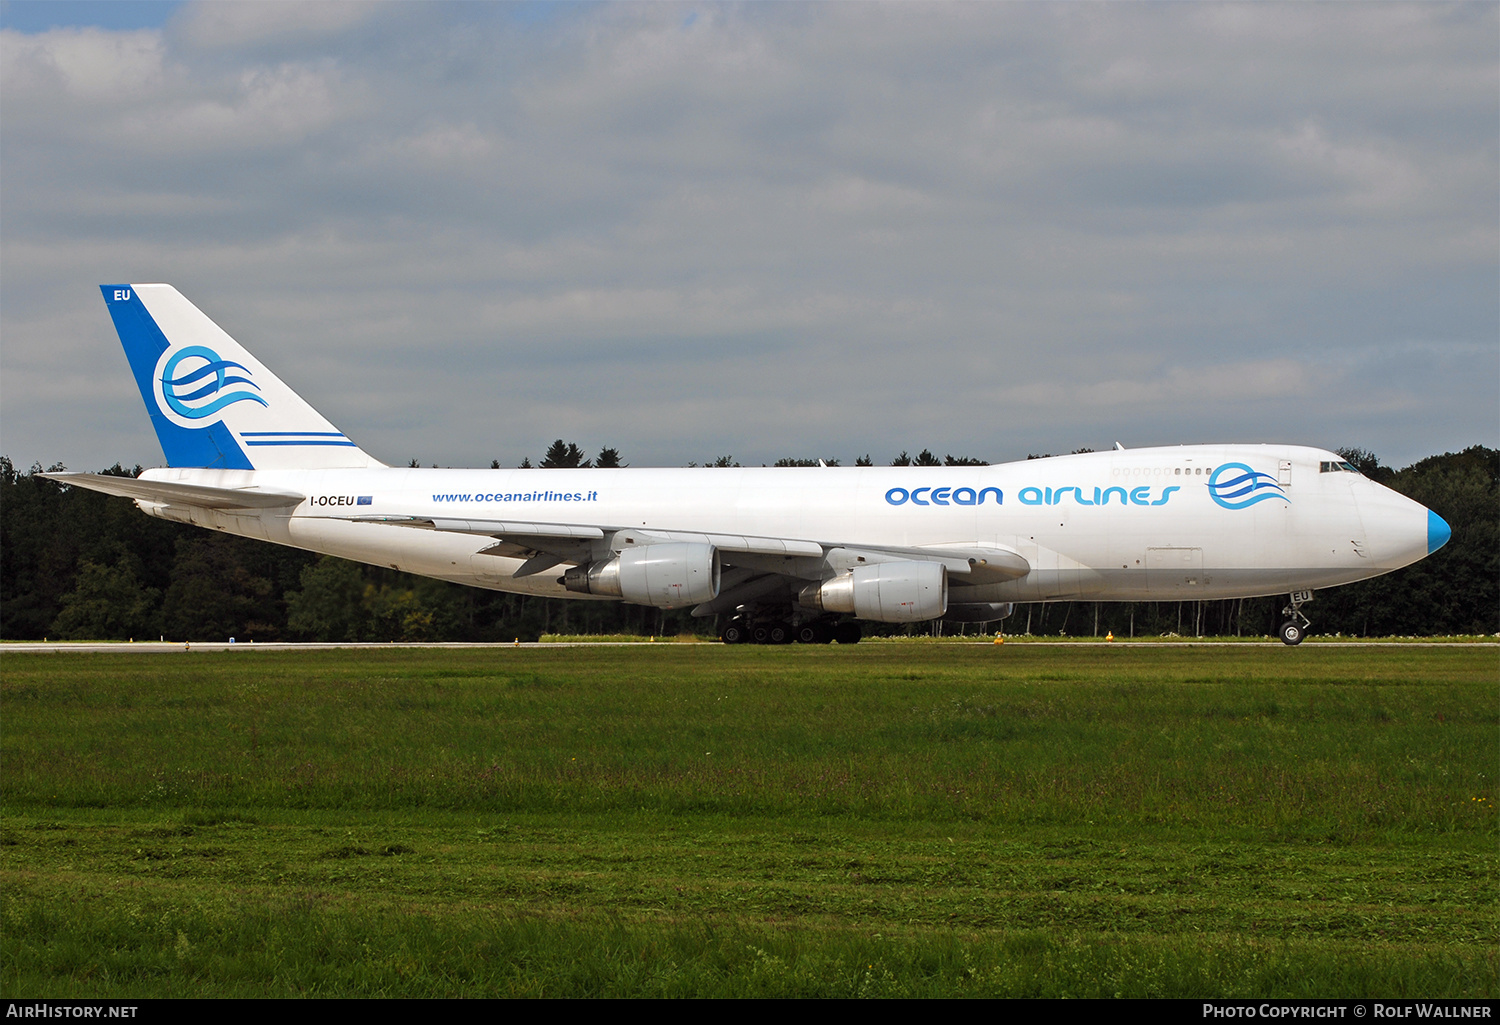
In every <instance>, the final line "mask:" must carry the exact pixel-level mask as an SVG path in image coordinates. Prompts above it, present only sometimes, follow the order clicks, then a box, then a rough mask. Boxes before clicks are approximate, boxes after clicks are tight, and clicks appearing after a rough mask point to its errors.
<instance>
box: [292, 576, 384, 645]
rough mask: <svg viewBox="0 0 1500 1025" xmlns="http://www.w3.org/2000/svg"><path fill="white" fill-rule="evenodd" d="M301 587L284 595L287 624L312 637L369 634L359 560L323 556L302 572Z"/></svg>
mask: <svg viewBox="0 0 1500 1025" xmlns="http://www.w3.org/2000/svg"><path fill="white" fill-rule="evenodd" d="M301 583H302V590H300V591H291V592H289V593H288V594H287V596H286V601H287V617H286V623H287V626H288V627H289V628H290V629H291V630H292V631H293V632H295V633H296V634H297V635H299V636H301V637H303V638H306V639H308V640H314V641H357V640H360V639H362V638H364V637H367V636H368V635H369V627H368V620H369V618H370V617H369V612H368V610H367V609H366V608H365V604H364V597H365V578H364V572H363V569H362V568H361V567H360V566H359V564H358V563H354V562H349V561H348V560H346V559H336V558H334V557H333V556H331V555H330V556H324V557H323V558H321V559H319V560H318V562H317V563H316V564H315V565H312V566H308V567H306V568H304V569H303V570H302V574H301Z"/></svg>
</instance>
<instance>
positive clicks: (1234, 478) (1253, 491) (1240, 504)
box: [1208, 463, 1291, 509]
mask: <svg viewBox="0 0 1500 1025" xmlns="http://www.w3.org/2000/svg"><path fill="white" fill-rule="evenodd" d="M1208 494H1209V497H1211V498H1212V499H1213V500H1214V502H1215V503H1216V504H1218V505H1220V506H1223V507H1224V508H1225V509H1247V508H1249V507H1250V506H1252V505H1255V504H1256V503H1258V502H1264V501H1265V500H1266V499H1268V498H1279V499H1281V500H1282V501H1283V502H1290V501H1291V499H1290V498H1287V497H1286V492H1284V491H1282V489H1281V485H1280V484H1278V483H1276V478H1275V477H1272V476H1271V475H1270V474H1269V473H1260V472H1258V471H1256V470H1252V469H1251V468H1250V467H1248V466H1246V465H1245V464H1244V463H1225V464H1224V465H1223V466H1218V467H1215V468H1214V472H1213V473H1212V474H1211V475H1210V476H1209V478H1208Z"/></svg>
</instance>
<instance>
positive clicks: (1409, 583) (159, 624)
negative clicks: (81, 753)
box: [0, 440, 1500, 641]
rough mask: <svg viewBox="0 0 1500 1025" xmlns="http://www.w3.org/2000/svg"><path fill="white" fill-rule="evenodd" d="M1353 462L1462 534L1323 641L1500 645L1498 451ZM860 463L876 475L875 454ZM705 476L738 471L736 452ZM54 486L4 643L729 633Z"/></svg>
mask: <svg viewBox="0 0 1500 1025" xmlns="http://www.w3.org/2000/svg"><path fill="white" fill-rule="evenodd" d="M1341 455H1343V456H1344V457H1345V458H1346V459H1348V460H1349V461H1350V462H1351V463H1353V464H1354V465H1355V466H1356V467H1358V468H1359V470H1360V471H1361V472H1363V473H1364V474H1365V475H1366V476H1368V477H1370V478H1372V479H1374V480H1376V481H1379V482H1380V483H1382V484H1385V485H1386V486H1388V487H1390V488H1392V489H1394V490H1396V491H1399V492H1401V493H1402V494H1405V495H1407V496H1408V497H1410V498H1412V499H1414V500H1416V501H1418V502H1420V503H1422V504H1423V505H1425V506H1427V507H1428V508H1430V509H1432V510H1434V511H1435V512H1437V514H1438V515H1440V516H1442V517H1443V519H1445V520H1447V521H1448V523H1449V525H1450V526H1451V527H1452V528H1453V537H1452V540H1451V541H1450V542H1449V543H1448V544H1447V545H1446V546H1445V547H1444V548H1443V549H1442V550H1440V551H1439V552H1437V553H1436V554H1434V555H1432V556H1430V557H1428V558H1427V559H1424V560H1422V561H1421V562H1419V563H1417V564H1416V565H1414V566H1409V567H1407V568H1406V569H1404V570H1401V571H1399V572H1397V573H1392V574H1387V575H1386V576H1383V577H1377V578H1376V579H1374V580H1369V581H1365V582H1363V583H1359V584H1351V585H1349V586H1347V587H1339V588H1332V589H1329V590H1326V591H1319V592H1318V594H1317V599H1316V601H1315V602H1314V603H1313V605H1311V606H1309V607H1308V612H1309V614H1310V615H1311V617H1312V620H1313V632H1314V633H1325V634H1328V633H1341V634H1345V635H1354V636H1383V635H1390V634H1414V635H1432V634H1492V633H1496V632H1500V593H1497V590H1500V502H1497V498H1500V451H1496V450H1495V449H1490V448H1486V447H1484V446H1479V445H1476V446H1472V447H1470V448H1467V449H1465V450H1463V451H1462V452H1457V453H1453V452H1449V453H1444V454H1443V455H1435V456H1430V457H1428V458H1426V459H1423V460H1421V461H1420V462H1417V463H1414V464H1413V465H1411V466H1408V467H1406V468H1404V469H1401V470H1395V469H1392V468H1391V467H1388V466H1385V465H1383V464H1381V463H1380V461H1379V459H1378V458H1377V457H1376V456H1375V455H1374V454H1373V453H1370V452H1366V451H1363V450H1360V449H1348V450H1343V451H1342V452H1341ZM1034 458H1044V457H1034ZM412 462H413V465H416V462H417V461H416V460H413V461H412ZM819 464H820V460H817V459H784V460H778V461H777V463H776V464H775V465H778V466H818V465H819ZM821 464H822V465H827V466H834V465H837V461H836V460H832V459H823V460H821ZM856 464H857V465H862V466H865V465H871V463H870V460H869V457H868V456H864V457H861V458H860V459H858V460H856ZM495 465H496V466H498V461H497V462H496V464H495ZM529 465H530V461H529V460H527V461H526V462H525V463H523V466H529ZM624 465H626V464H625V463H623V462H622V461H621V459H620V453H619V452H618V451H617V450H616V449H613V448H608V447H606V448H604V449H602V450H601V451H600V452H599V454H598V455H597V456H594V457H588V456H586V455H585V453H584V452H583V450H582V449H580V448H579V447H578V446H577V445H576V444H572V443H564V442H563V441H561V440H559V441H557V442H555V443H554V444H553V445H552V446H551V447H550V448H549V449H548V450H547V453H546V454H545V455H544V456H543V457H542V458H541V460H539V462H538V464H537V466H536V468H538V469H541V468H551V467H584V466H594V467H602V468H608V467H618V466H624ZM703 465H704V466H720V467H723V466H737V465H739V464H738V463H736V462H735V461H734V460H733V459H732V458H731V457H729V456H723V457H719V458H717V459H714V460H711V461H708V462H706V463H704V464H703ZM891 465H896V466H907V465H915V466H939V465H946V466H965V465H986V464H985V463H984V461H982V460H978V459H970V458H968V457H954V456H951V455H950V456H946V457H943V458H941V459H940V458H939V457H937V456H935V455H934V454H933V453H932V452H931V451H930V450H927V449H923V450H922V452H921V453H919V454H918V455H917V456H915V457H912V456H908V455H907V453H905V452H902V453H901V454H900V455H899V456H897V457H896V458H895V459H894V460H893V461H892V463H891ZM48 469H49V471H53V472H55V471H59V470H62V469H64V468H63V467H62V466H60V465H54V466H52V467H49V468H48ZM42 472H43V471H42V467H41V466H40V465H33V466H32V467H31V469H30V470H29V471H27V472H24V473H22V472H19V471H17V470H16V468H15V467H14V466H13V465H12V464H11V461H10V460H9V459H8V458H5V457H0V638H4V639H6V640H40V639H42V638H44V637H45V638H54V639H77V640H126V639H129V638H135V639H137V640H141V639H153V640H154V639H156V638H158V637H165V638H167V639H170V640H224V639H227V638H229V637H234V638H236V639H237V640H252V639H253V640H259V641H271V640H335V641H339V640H363V641H396V640H405V641H422V640H433V641H437V640H463V641H509V640H512V639H513V638H520V639H522V640H531V639H535V638H536V637H538V636H539V635H541V634H543V633H585V634H587V633H629V634H641V635H647V634H649V635H673V634H678V633H684V632H695V633H702V634H705V635H710V634H712V633H713V632H714V631H715V629H716V628H715V625H714V621H713V620H712V619H709V620H695V619H693V618H692V617H691V616H689V615H688V613H687V612H686V611H679V612H664V611H662V610H658V609H652V608H645V607H642V606H634V605H625V604H621V603H616V602H582V601H568V600H564V599H548V598H538V597H533V596H526V595H512V594H504V593H501V592H498V591H487V590H482V589H479V588H473V587H464V586H460V585H457V584H449V583H445V582H442V581H437V580H429V579H426V578H423V577H414V576H410V575H408V574H404V573H398V572H396V571H394V570H390V569H382V568H380V567H378V566H366V565H362V564H359V563H352V562H346V561H344V560H341V559H334V558H331V557H321V556H318V555H315V554H313V553H310V552H303V551H300V550H297V549H291V548H283V547H281V546H278V545H273V544H267V543H265V542H263V541H253V540H250V539H247V538H239V537H234V536H229V535H225V534H219V533H215V532H210V531H205V530H202V529H200V528H195V527H190V526H186V525H183V524H177V523H171V522H168V521H166V520H159V519H155V518H153V517H149V516H146V515H144V514H142V513H141V512H140V511H139V510H137V509H136V507H135V503H134V502H132V501H130V500H128V499H123V498H114V497H110V496H106V495H102V494H99V493H98V492H94V491H86V490H84V489H82V488H68V487H63V486H60V485H58V484H56V483H55V482H53V481H49V480H44V479H43V478H42V477H40V476H39V474H40V473H42ZM103 472H105V473H111V474H115V475H118V476H137V475H139V473H140V472H141V468H140V467H139V466H137V467H134V468H130V469H126V468H124V467H121V466H119V465H118V464H117V465H115V466H112V467H110V468H109V469H108V470H105V471H103ZM1283 604H1284V598H1257V599H1245V600H1229V601H1203V602H1176V601H1170V602H1046V603H1030V604H1023V605H1019V606H1017V609H1016V612H1015V614H1014V615H1013V617H1012V618H1011V619H1009V620H1007V621H1006V622H1005V623H1004V628H1005V630H1006V631H1007V632H1009V633H1028V632H1029V633H1034V634H1052V635H1056V634H1059V633H1062V634H1067V635H1072V636H1077V635H1089V634H1091V633H1092V634H1099V635H1103V634H1104V633H1106V632H1113V633H1114V634H1115V635H1117V636H1132V635H1133V636H1138V637H1139V636H1157V635H1161V634H1178V635H1205V636H1212V635H1223V634H1230V635H1232V634H1246V635H1256V634H1266V633H1270V632H1273V631H1274V630H1275V629H1276V626H1277V624H1278V623H1279V622H1280V609H1281V606H1282V605H1283ZM941 628H942V629H944V630H946V631H948V632H953V631H955V630H958V629H967V630H969V631H970V632H972V631H973V630H974V629H975V628H974V627H972V626H971V627H965V628H960V627H955V626H953V625H949V624H945V625H943V626H942V627H941ZM913 629H916V630H918V631H922V632H925V631H926V630H927V629H929V627H926V626H918V627H915V628H912V627H904V626H886V625H882V624H867V633H868V634H881V633H905V632H910V631H911V630H913Z"/></svg>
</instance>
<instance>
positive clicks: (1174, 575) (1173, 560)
mask: <svg viewBox="0 0 1500 1025" xmlns="http://www.w3.org/2000/svg"><path fill="white" fill-rule="evenodd" d="M1204 583H1205V580H1204V576H1203V549H1202V548H1147V549H1146V590H1148V591H1150V592H1151V593H1152V594H1160V595H1170V596H1176V597H1179V598H1194V597H1197V595H1198V594H1199V593H1201V592H1202V590H1203V585H1204Z"/></svg>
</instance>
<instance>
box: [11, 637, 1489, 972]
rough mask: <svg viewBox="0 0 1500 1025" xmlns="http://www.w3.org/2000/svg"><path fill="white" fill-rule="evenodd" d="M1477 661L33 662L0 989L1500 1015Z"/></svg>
mask: <svg viewBox="0 0 1500 1025" xmlns="http://www.w3.org/2000/svg"><path fill="white" fill-rule="evenodd" d="M1496 679H1497V656H1496V653H1495V651H1494V650H1493V649H1487V648H1473V647H1464V646H1454V647H1435V648H1401V647H1389V648H1322V649H1317V648H1309V647H1303V648H1301V649H1284V648H1282V647H1281V646H1280V645H1274V646H1273V645H1255V646H1250V645H1245V646H1234V647H1223V648H1193V647H1183V648H1139V647H1138V648H1131V647H1129V646H1120V647H1114V648H1109V647H1068V648H1044V647H1040V646H1020V645H1009V646H1004V647H997V646H992V645H972V646H968V645H894V644H888V645H868V646H867V645H861V646H859V647H858V648H852V649H851V648H840V647H833V648H802V647H791V648H761V647H745V648H725V647H721V646H716V645H691V644H671V645H650V646H629V647H610V648H559V649H512V648H500V649H465V650H437V651H433V650H408V649H403V650H389V651H387V650H359V651H349V652H341V651H326V652H310V653H303V652H292V653H280V652H274V653H273V652H243V651H240V652H229V653H222V654H220V653H194V654H171V655H128V654H122V655H113V654H110V655H81V654H79V655H73V654H69V655H16V654H9V655H7V656H6V657H5V659H4V663H3V666H0V711H3V717H0V759H3V762H0V771H3V775H0V880H3V900H4V902H3V910H0V930H3V932H0V936H3V943H4V958H3V961H0V991H3V994H4V995H5V996H7V997H41V996H50V997H64V996H90V997H103V996H121V997H126V996H132V997H140V996H170V995H195V996H196V995H204V996H214V995H225V996H258V995H266V996H295V995H308V996H318V995H358V996H374V995H399V996H433V995H442V996H447V995H454V996H457V995H474V996H481V995H512V994H513V995H556V996H561V995H713V996H729V995H766V996H810V995H829V996H851V995H862V996H936V995H982V996H1114V995H1125V996H1166V997H1187V996H1195V997H1201V996H1260V997H1274V996H1383V997H1397V996H1429V997H1435V996H1486V997H1494V996H1497V995H1500V978H1497V976H1500V943H1497V939H1500V935H1497V933H1500V928H1497V920H1500V915H1497V911H1500V888H1497V886H1496V883H1497V875H1500V872H1497V868H1500V865H1497V862H1500V852H1497V837H1500V830H1497V820H1496V813H1495V801H1496V794H1495V788H1494V776H1495V773H1496V772H1497V771H1500V758H1497V755H1500V730H1497V727H1500V707H1497V705H1500V701H1497V695H1496Z"/></svg>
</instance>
